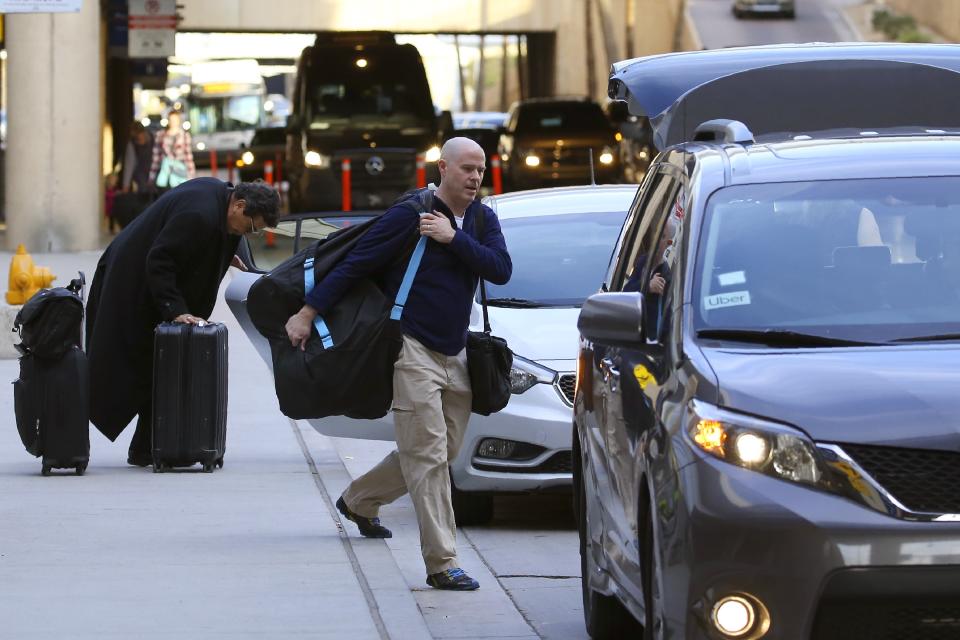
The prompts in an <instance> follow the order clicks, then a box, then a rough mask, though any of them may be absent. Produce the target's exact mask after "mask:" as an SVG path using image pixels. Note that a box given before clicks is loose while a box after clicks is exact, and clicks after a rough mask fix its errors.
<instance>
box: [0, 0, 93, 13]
mask: <svg viewBox="0 0 960 640" xmlns="http://www.w3.org/2000/svg"><path fill="white" fill-rule="evenodd" d="M82 6H83V0H0V13H76V12H77V11H80V7H82Z"/></svg>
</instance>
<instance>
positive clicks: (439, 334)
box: [306, 197, 513, 356]
mask: <svg viewBox="0 0 960 640" xmlns="http://www.w3.org/2000/svg"><path fill="white" fill-rule="evenodd" d="M434 209H436V210H437V211H440V212H441V213H444V214H446V216H447V217H448V218H449V219H450V223H451V225H453V227H454V228H455V229H456V235H455V236H454V238H453V241H452V242H451V243H450V244H441V243H439V242H437V241H435V240H431V239H428V240H427V246H426V250H425V251H424V254H423V260H422V261H421V262H420V268H419V269H418V270H417V275H416V278H414V280H413V286H412V287H411V288H410V297H409V298H407V304H406V306H405V307H404V310H403V316H402V317H401V319H400V325H401V327H402V329H403V332H404V333H405V334H407V335H409V336H411V337H413V338H416V339H417V340H419V341H420V342H421V343H423V344H424V345H425V346H426V347H427V348H429V349H432V350H434V351H437V352H440V353H443V354H446V355H449V356H453V355H456V354H458V353H460V351H461V350H462V349H463V348H464V346H466V343H467V328H468V326H469V324H470V310H471V306H472V304H473V295H474V292H475V291H476V288H477V282H478V276H482V277H483V279H484V280H488V281H490V282H493V283H494V284H505V283H506V282H507V281H508V280H509V279H510V274H511V272H512V271H513V264H512V262H511V261H510V255H509V254H508V253H507V245H506V242H504V239H503V233H502V232H501V231H500V222H499V220H497V214H495V213H494V212H493V210H491V209H490V208H489V207H486V206H484V205H482V204H480V203H479V202H473V203H471V205H470V206H469V207H468V208H467V211H466V213H465V215H464V219H463V228H462V229H460V228H457V225H456V222H455V218H454V217H453V213H452V212H451V211H450V208H449V207H448V206H447V205H446V203H444V202H443V201H441V200H440V198H436V197H435V198H434ZM478 215H483V216H484V217H485V220H484V234H483V238H482V240H481V241H480V242H477V240H475V239H474V236H475V235H476V234H475V233H474V221H475V220H476V219H477V216H478ZM419 219H420V216H419V214H417V213H416V212H415V211H414V210H413V209H412V208H410V207H409V206H406V205H397V206H393V207H391V208H390V209H388V210H387V212H386V213H384V214H383V216H381V217H380V219H379V220H377V222H375V223H374V224H373V226H372V227H371V228H370V230H369V231H367V233H366V234H365V235H364V236H363V237H362V238H361V239H360V240H359V241H358V242H357V245H356V246H355V247H354V248H353V249H352V250H351V251H350V253H349V254H348V255H347V256H346V257H345V258H344V259H343V260H342V261H341V262H340V263H339V264H338V265H337V266H336V267H334V268H333V270H332V271H330V273H329V274H327V276H326V277H325V278H324V279H323V280H321V281H320V282H318V283H317V286H316V287H314V289H313V291H311V292H310V293H309V294H308V295H307V300H306V302H307V304H308V305H310V306H311V307H313V308H314V309H315V310H316V311H317V313H319V314H320V316H323V315H325V314H326V313H327V312H328V311H329V310H330V309H331V308H332V307H333V306H334V305H335V304H336V303H337V301H338V300H340V298H341V297H342V296H343V295H344V294H345V293H346V292H347V291H348V290H349V289H350V287H351V286H352V285H353V284H355V283H356V282H357V281H358V280H359V279H361V278H363V277H374V278H378V279H379V281H380V282H381V283H382V284H383V287H384V293H385V295H387V296H388V297H389V298H391V299H392V298H395V297H396V295H397V291H398V290H399V289H400V281H401V280H402V279H403V274H404V271H406V268H407V261H406V260H400V261H399V262H398V259H399V258H400V253H401V252H402V251H403V250H404V249H406V248H409V247H410V246H411V243H412V242H413V241H414V240H415V239H416V238H418V237H419V233H418V231H417V225H418V222H419ZM384 269H387V271H386V272H384Z"/></svg>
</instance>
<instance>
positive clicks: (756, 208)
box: [693, 177, 960, 341]
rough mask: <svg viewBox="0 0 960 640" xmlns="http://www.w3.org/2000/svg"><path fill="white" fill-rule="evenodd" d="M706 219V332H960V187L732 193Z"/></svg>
mask: <svg viewBox="0 0 960 640" xmlns="http://www.w3.org/2000/svg"><path fill="white" fill-rule="evenodd" d="M704 220H705V228H704V230H703V232H702V234H701V238H702V239H701V242H700V246H699V247H698V250H697V251H698V253H697V266H696V275H695V276H694V290H693V295H694V299H693V301H694V302H695V305H694V306H695V309H696V320H695V323H696V326H697V328H698V329H703V328H710V329H713V328H733V329H767V328H774V329H787V330H793V331H803V332H807V333H817V334H821V335H829V336H835V337H840V338H845V339H851V340H869V341H876V340H889V339H897V338H909V337H916V336H920V335H930V334H934V333H944V332H957V331H960V178H957V177H934V178H927V177H925V178H899V179H883V180H835V181H823V182H800V183H783V184H765V185H742V186H734V187H727V188H724V189H721V190H719V191H717V192H716V193H714V194H713V195H712V196H711V198H710V200H709V202H708V204H707V208H706V213H705V218H704Z"/></svg>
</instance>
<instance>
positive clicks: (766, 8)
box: [733, 0, 797, 18]
mask: <svg viewBox="0 0 960 640" xmlns="http://www.w3.org/2000/svg"><path fill="white" fill-rule="evenodd" d="M774 13H775V14H778V15H781V16H784V17H786V18H795V17H796V16H797V12H796V8H795V6H794V0H733V15H734V16H736V17H737V18H742V17H744V16H746V15H748V14H754V15H770V14H774Z"/></svg>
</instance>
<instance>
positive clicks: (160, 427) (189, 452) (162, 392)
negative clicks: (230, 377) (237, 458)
mask: <svg viewBox="0 0 960 640" xmlns="http://www.w3.org/2000/svg"><path fill="white" fill-rule="evenodd" d="M226 436H227V327H226V326H225V325H223V324H217V323H205V324H203V325H189V324H178V323H172V322H165V323H163V324H161V325H159V326H158V327H157V329H156V332H155V334H154V345H153V470H154V472H160V471H164V470H166V469H169V468H171V467H189V466H192V465H194V464H195V463H198V462H199V463H200V464H202V465H203V470H204V471H206V472H211V471H213V469H214V467H215V466H219V467H222V466H223V453H224V448H225V444H226Z"/></svg>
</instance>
